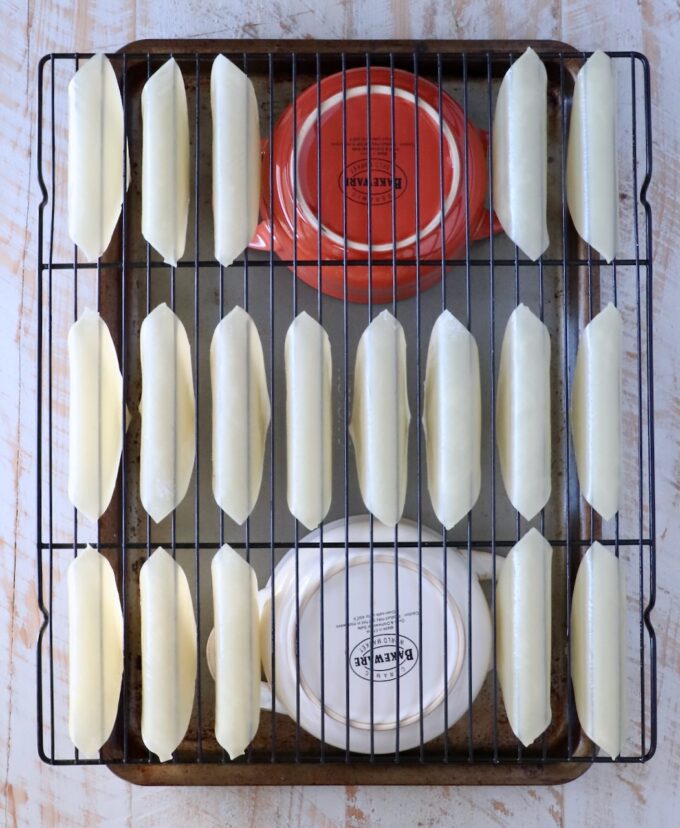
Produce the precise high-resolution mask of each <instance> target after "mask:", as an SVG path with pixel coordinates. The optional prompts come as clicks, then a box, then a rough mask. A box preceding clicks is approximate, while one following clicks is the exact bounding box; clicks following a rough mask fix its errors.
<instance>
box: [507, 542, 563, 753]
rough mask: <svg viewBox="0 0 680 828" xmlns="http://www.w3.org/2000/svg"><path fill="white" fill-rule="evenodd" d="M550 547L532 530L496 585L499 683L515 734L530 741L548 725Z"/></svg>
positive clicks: (525, 742) (515, 549) (514, 551)
mask: <svg viewBox="0 0 680 828" xmlns="http://www.w3.org/2000/svg"><path fill="white" fill-rule="evenodd" d="M551 566H552V548H551V546H550V544H549V543H548V542H547V541H546V539H545V538H544V537H543V535H541V533H540V532H538V531H537V530H536V529H530V530H529V531H528V532H527V533H526V535H524V537H523V538H522V539H521V540H520V541H518V542H517V543H516V544H515V546H513V548H512V549H511V550H510V552H509V554H508V556H507V557H506V558H505V561H504V563H503V568H502V569H501V573H500V575H499V577H498V586H497V587H496V642H497V648H498V649H497V656H498V681H499V682H500V686H501V690H502V691H503V703H504V704H505V710H506V713H507V714H508V721H509V723H510V727H511V728H512V730H513V733H514V734H515V736H517V738H518V739H519V740H520V742H521V743H522V744H523V745H525V746H526V745H530V744H531V743H532V742H533V741H534V740H535V739H536V738H537V737H538V736H540V735H541V733H543V731H544V730H545V729H546V728H547V727H548V725H549V724H550V720H551V718H552V713H551V710H550V672H551V661H550V651H551V630H552V614H551V589H552V581H551Z"/></svg>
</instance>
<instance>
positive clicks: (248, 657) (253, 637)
mask: <svg viewBox="0 0 680 828" xmlns="http://www.w3.org/2000/svg"><path fill="white" fill-rule="evenodd" d="M211 572H212V589H213V608H214V620H215V632H214V642H215V736H216V738H217V741H218V742H219V743H220V745H221V746H222V747H223V748H224V749H225V750H226V751H227V753H228V754H229V758H230V759H236V757H237V756H241V754H242V753H244V751H245V749H246V748H247V747H248V745H249V744H250V742H251V741H252V740H253V737H254V736H255V733H256V732H257V728H258V725H259V723H260V670H261V667H260V613H259V608H258V603H257V577H256V576H255V570H254V569H253V568H252V566H250V564H248V562H247V561H245V560H244V559H243V558H242V557H241V556H240V555H239V554H238V553H237V552H235V551H234V550H233V549H232V548H231V546H229V544H227V543H225V544H224V546H223V547H222V548H221V549H220V550H219V551H218V552H217V554H216V555H215V557H214V558H213V560H212V566H211Z"/></svg>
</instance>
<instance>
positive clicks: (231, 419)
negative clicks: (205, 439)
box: [210, 307, 271, 523]
mask: <svg viewBox="0 0 680 828" xmlns="http://www.w3.org/2000/svg"><path fill="white" fill-rule="evenodd" d="M210 377H211V384H212V399H213V409H212V462H213V476H212V481H213V494H214V496H215V500H216V501H217V503H218V505H219V506H220V508H221V509H223V510H224V511H225V512H226V513H227V514H228V515H229V517H230V518H231V519H232V520H234V521H236V523H243V522H244V521H245V519H246V518H247V517H248V515H249V514H250V513H251V512H252V511H253V508H254V507H255V503H256V501H257V496H258V494H259V492H260V486H261V485H262V470H263V468H264V455H265V439H266V436H267V429H268V428H269V421H270V419H271V407H270V404H269V393H268V391H267V377H266V374H265V367H264V355H263V353H262V342H261V341H260V336H259V334H258V332H257V328H256V327H255V323H254V322H253V320H252V319H251V318H250V315H249V314H248V313H246V311H244V310H243V308H239V307H235V308H234V309H233V310H232V311H230V312H229V313H228V314H227V315H226V316H225V317H224V319H223V320H222V321H221V322H220V324H219V325H218V326H217V328H216V329H215V333H214V334H213V339H212V343H211V345H210Z"/></svg>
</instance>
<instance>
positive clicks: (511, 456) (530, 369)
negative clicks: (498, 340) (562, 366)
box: [496, 305, 551, 520]
mask: <svg viewBox="0 0 680 828" xmlns="http://www.w3.org/2000/svg"><path fill="white" fill-rule="evenodd" d="M496 441H497V443H498V456H499V458H500V464H501V476H502V477H503V484H504V486H505V491H506V492H507V495H508V498H509V500H510V503H512V506H513V508H514V509H517V511H518V512H519V513H520V514H521V515H522V517H524V518H525V519H526V520H531V519H532V518H533V517H535V516H536V515H537V514H538V513H539V512H540V511H541V509H542V508H543V507H544V506H545V504H546V503H547V502H548V498H549V497H550V487H551V481H550V444H551V433H550V334H549V333H548V329H547V328H546V326H545V325H544V324H543V322H541V320H540V319H539V318H538V317H537V316H536V315H535V314H533V313H532V312H531V311H530V310H529V308H527V306H526V305H519V306H518V307H517V308H515V310H514V311H513V313H512V315H511V316H510V319H508V324H507V327H506V329H505V334H504V336H503V345H502V347H501V360H500V368H499V370H498V391H497V399H496Z"/></svg>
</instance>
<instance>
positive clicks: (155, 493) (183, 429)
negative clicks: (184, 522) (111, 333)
mask: <svg viewBox="0 0 680 828" xmlns="http://www.w3.org/2000/svg"><path fill="white" fill-rule="evenodd" d="M139 339H140V350H141V360H142V401H141V403H140V405H139V411H140V414H141V415H142V437H141V452H140V455H141V456H140V484H139V489H140V497H141V500H142V505H143V506H144V508H145V509H146V511H147V512H148V513H149V514H150V515H151V517H152V518H153V520H155V521H156V523H158V522H159V521H161V520H162V519H163V518H164V517H166V515H169V514H170V512H172V510H173V509H175V508H176V507H177V506H178V505H179V503H180V502H181V501H182V499H183V498H184V495H185V494H186V492H187V489H188V487H189V481H190V479H191V473H192V471H193V468H194V458H195V454H196V451H195V448H196V443H195V434H194V425H195V402H194V385H193V378H192V369H191V348H190V347H189V339H188V338H187V333H186V331H185V329H184V325H182V323H181V321H180V320H179V318H178V317H177V316H176V315H175V314H174V313H173V312H172V311H171V310H170V308H169V307H168V306H167V305H166V304H165V303H163V304H161V305H158V307H156V308H155V309H154V310H153V311H152V312H151V313H150V314H149V315H148V316H147V317H146V319H145V320H144V322H142V328H141V331H140V335H139Z"/></svg>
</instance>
